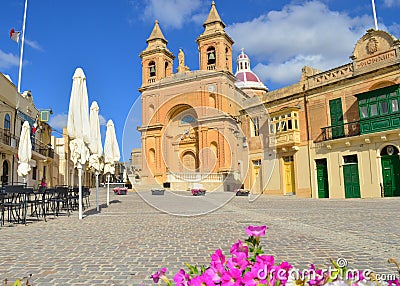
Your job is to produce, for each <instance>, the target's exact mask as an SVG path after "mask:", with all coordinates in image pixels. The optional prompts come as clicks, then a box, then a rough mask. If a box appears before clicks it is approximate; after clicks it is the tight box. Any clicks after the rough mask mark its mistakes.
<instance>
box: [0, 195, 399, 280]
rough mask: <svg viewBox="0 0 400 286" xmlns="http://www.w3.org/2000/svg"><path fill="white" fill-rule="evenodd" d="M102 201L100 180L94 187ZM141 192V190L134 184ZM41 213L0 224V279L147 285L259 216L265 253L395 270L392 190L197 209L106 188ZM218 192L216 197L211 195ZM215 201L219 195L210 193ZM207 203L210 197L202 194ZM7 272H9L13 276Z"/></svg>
mask: <svg viewBox="0 0 400 286" xmlns="http://www.w3.org/2000/svg"><path fill="white" fill-rule="evenodd" d="M100 193H101V196H100V202H105V189H100ZM139 193H140V194H142V195H143V196H144V197H146V198H147V199H149V193H150V192H149V191H147V192H139ZM93 194H94V192H92V196H91V207H90V208H88V209H87V210H86V211H85V213H84V219H83V220H81V221H79V220H78V212H77V211H75V212H73V213H72V214H71V216H70V217H68V216H65V215H64V216H60V217H53V216H50V217H49V219H48V221H47V222H44V221H39V222H36V221H29V223H28V224H27V225H26V226H24V225H12V226H9V225H6V226H4V227H0V253H1V258H0V279H1V281H3V280H4V279H5V278H7V279H9V281H14V280H15V279H16V278H22V277H24V276H27V275H29V274H32V277H31V279H30V282H31V283H32V284H33V285H108V286H110V285H142V283H143V284H145V285H152V284H151V281H150V280H149V275H150V274H151V273H153V272H155V271H156V270H158V269H159V268H160V267H161V266H165V267H168V268H169V273H170V276H171V277H172V273H175V272H176V271H177V270H179V269H180V268H181V267H183V266H184V262H188V263H191V264H198V265H202V264H208V262H209V260H210V255H211V253H212V252H214V251H215V249H217V248H222V250H223V252H224V253H225V254H226V255H227V254H228V253H229V247H230V246H231V245H232V244H233V243H234V242H236V241H237V240H238V239H242V240H243V239H245V238H246V234H245V230H244V229H245V227H246V226H247V225H249V224H254V225H267V226H268V230H267V235H266V237H265V238H263V239H262V245H263V247H264V251H265V253H266V254H271V255H275V258H276V260H277V261H282V260H286V261H288V262H290V263H292V264H293V265H295V266H296V267H297V268H299V269H303V268H308V266H309V264H310V263H315V264H316V266H317V267H324V268H326V267H328V266H330V265H331V264H330V261H329V259H330V258H333V259H338V258H339V257H341V258H345V259H346V260H347V261H348V263H349V267H350V268H357V269H365V268H368V269H372V270H374V271H375V272H376V273H382V274H395V273H396V268H395V266H394V265H393V264H388V263H387V259H388V258H389V257H395V258H397V259H398V260H400V247H399V234H400V224H399V217H400V216H399V215H400V207H399V206H400V198H384V199H346V200H344V199H321V200H316V199H299V198H296V197H294V196H289V197H282V196H266V195H263V196H261V197H259V198H258V199H257V200H255V201H254V202H252V203H250V202H249V201H248V198H247V197H233V198H232V200H231V201H230V202H229V203H227V204H226V205H224V206H223V207H222V208H220V209H218V210H216V211H214V212H211V213H209V214H206V215H198V216H174V215H170V214H166V213H163V212H160V211H159V210H157V209H155V208H153V207H152V206H150V205H149V204H148V203H146V202H145V201H144V200H143V199H142V198H141V197H140V196H139V195H138V193H136V192H130V193H129V194H128V195H125V196H123V195H120V196H117V195H114V194H111V195H110V196H111V204H110V206H109V207H106V206H105V205H104V204H103V205H102V206H101V211H100V213H97V212H96V210H95V196H94V195H93ZM153 197H154V198H151V199H153V200H154V201H156V200H157V201H163V202H164V203H165V204H166V205H167V206H168V207H170V208H175V209H178V210H182V209H184V210H186V211H187V213H188V214H190V210H192V209H196V206H197V204H200V205H201V204H203V203H204V202H207V200H209V198H211V197H212V196H211V195H210V194H207V195H206V196H205V197H195V198H194V199H196V200H197V201H192V202H191V203H186V204H185V205H182V204H181V202H180V201H179V200H177V199H176V198H175V197H174V196H172V195H170V194H166V195H165V196H157V197H156V196H153ZM217 201H218V200H217ZM218 202H219V201H218ZM210 203H213V202H210ZM13 279H14V280H13Z"/></svg>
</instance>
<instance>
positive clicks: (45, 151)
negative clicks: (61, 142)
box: [32, 140, 54, 159]
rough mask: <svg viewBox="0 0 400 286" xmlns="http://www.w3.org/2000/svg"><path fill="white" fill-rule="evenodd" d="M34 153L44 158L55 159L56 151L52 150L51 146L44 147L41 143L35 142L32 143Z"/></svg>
mask: <svg viewBox="0 0 400 286" xmlns="http://www.w3.org/2000/svg"><path fill="white" fill-rule="evenodd" d="M32 151H35V152H37V153H39V154H40V155H42V156H45V157H49V158H52V159H54V150H53V149H52V148H51V146H50V145H44V144H43V143H42V142H40V141H37V140H35V141H33V142H32Z"/></svg>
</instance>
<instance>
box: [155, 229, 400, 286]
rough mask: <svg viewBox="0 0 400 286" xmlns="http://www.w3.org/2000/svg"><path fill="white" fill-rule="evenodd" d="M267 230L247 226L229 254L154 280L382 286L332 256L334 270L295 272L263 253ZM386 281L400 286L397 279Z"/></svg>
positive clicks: (211, 285) (204, 285)
mask: <svg viewBox="0 0 400 286" xmlns="http://www.w3.org/2000/svg"><path fill="white" fill-rule="evenodd" d="M266 230H267V227H266V226H251V225H250V226H248V227H247V228H246V233H247V234H248V235H249V237H248V238H247V239H246V240H245V241H241V240H238V241H237V242H236V243H234V244H233V245H232V246H231V248H230V254H231V255H230V257H226V256H225V255H224V254H223V253H222V250H221V249H217V250H216V251H215V252H214V253H213V254H212V255H211V262H210V265H209V266H207V267H206V266H193V265H190V264H187V263H185V265H186V267H187V270H184V269H180V270H179V271H178V272H177V273H176V274H175V275H174V277H173V281H171V280H170V279H169V278H168V277H167V276H166V273H167V271H168V270H167V268H162V269H160V270H159V271H157V272H156V273H154V274H153V275H151V276H150V278H152V279H153V282H154V283H159V281H160V280H161V281H162V282H164V283H165V284H166V285H167V286H172V285H176V286H215V285H220V286H280V285H291V286H296V285H312V286H319V285H379V283H378V281H377V280H375V282H374V281H373V277H374V276H373V275H372V276H370V277H364V274H365V271H359V270H357V271H353V270H352V271H347V269H346V264H342V263H340V261H339V260H338V261H333V260H332V259H331V262H332V264H333V266H334V267H333V271H326V270H322V269H316V268H315V266H314V265H313V264H311V266H310V268H309V269H308V270H306V271H303V272H302V274H304V273H305V275H296V274H298V273H300V272H298V271H297V272H296V269H295V268H294V267H293V265H291V264H289V263H288V262H286V261H283V262H281V263H277V262H276V261H275V258H274V256H272V255H265V254H264V251H263V250H262V247H261V245H260V237H261V236H264V235H265V232H266ZM389 262H390V260H389ZM371 277H372V279H371V280H370V278H371ZM385 284H386V285H400V283H399V280H398V278H397V279H395V280H392V281H387V282H386V283H385ZM158 285H161V284H158Z"/></svg>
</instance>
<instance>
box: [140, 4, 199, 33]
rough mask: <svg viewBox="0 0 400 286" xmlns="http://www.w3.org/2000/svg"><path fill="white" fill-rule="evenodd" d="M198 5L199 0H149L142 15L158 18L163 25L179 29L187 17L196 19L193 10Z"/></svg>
mask: <svg viewBox="0 0 400 286" xmlns="http://www.w3.org/2000/svg"><path fill="white" fill-rule="evenodd" d="M199 7H201V0H191V1H187V0H149V1H146V6H145V9H144V14H143V16H144V19H154V20H156V19H157V20H159V21H160V24H161V25H162V26H163V27H172V28H178V29H179V28H181V27H182V26H183V24H184V23H185V22H186V21H187V20H188V19H194V20H196V15H195V12H196V10H197V9H198V8H199Z"/></svg>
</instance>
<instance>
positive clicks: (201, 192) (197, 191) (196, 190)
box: [192, 189, 206, 196]
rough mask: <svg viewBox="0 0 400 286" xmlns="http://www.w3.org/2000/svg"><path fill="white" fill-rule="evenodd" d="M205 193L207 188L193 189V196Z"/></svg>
mask: <svg viewBox="0 0 400 286" xmlns="http://www.w3.org/2000/svg"><path fill="white" fill-rule="evenodd" d="M205 193H206V190H202V189H192V195H193V196H200V195H204V194H205Z"/></svg>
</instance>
